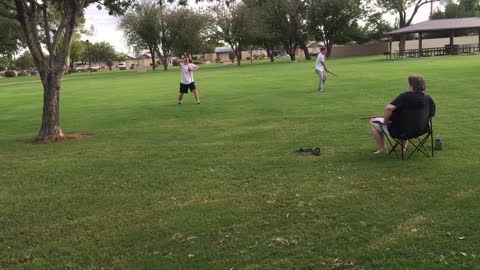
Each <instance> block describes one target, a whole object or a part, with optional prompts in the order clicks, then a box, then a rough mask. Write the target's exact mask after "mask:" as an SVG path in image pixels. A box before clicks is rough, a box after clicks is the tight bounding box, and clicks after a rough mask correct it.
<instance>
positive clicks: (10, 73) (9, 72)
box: [3, 70, 17, 78]
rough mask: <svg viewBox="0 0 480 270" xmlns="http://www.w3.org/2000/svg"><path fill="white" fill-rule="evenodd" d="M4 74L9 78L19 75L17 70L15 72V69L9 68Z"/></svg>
mask: <svg viewBox="0 0 480 270" xmlns="http://www.w3.org/2000/svg"><path fill="white" fill-rule="evenodd" d="M3 76H5V77H7V78H12V77H17V72H15V70H7V71H5V73H4V74H3Z"/></svg>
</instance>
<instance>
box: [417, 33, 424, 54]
mask: <svg viewBox="0 0 480 270" xmlns="http://www.w3.org/2000/svg"><path fill="white" fill-rule="evenodd" d="M422 41H423V33H422V32H419V33H418V57H422V56H423V46H422Z"/></svg>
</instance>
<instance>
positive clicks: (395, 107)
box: [367, 76, 435, 155]
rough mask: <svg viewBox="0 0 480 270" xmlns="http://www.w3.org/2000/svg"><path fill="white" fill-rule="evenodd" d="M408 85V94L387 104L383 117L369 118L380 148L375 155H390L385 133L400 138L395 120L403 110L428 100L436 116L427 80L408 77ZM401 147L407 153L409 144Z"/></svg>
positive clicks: (403, 143) (418, 77)
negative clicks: (426, 90)
mask: <svg viewBox="0 0 480 270" xmlns="http://www.w3.org/2000/svg"><path fill="white" fill-rule="evenodd" d="M408 84H409V90H408V91H407V92H405V93H403V94H401V95H399V96H398V97H397V98H395V99H394V100H393V101H392V102H390V103H389V104H387V106H386V107H385V109H384V112H383V117H375V116H373V117H368V118H371V119H370V130H371V133H372V136H373V138H374V140H375V142H376V143H377V145H378V147H379V149H378V150H377V151H376V152H374V154H382V155H386V154H387V153H388V152H387V147H386V145H385V138H384V137H383V134H384V133H385V134H387V135H391V136H393V137H398V135H400V130H399V128H398V127H397V125H396V121H395V119H397V118H398V115H400V113H401V112H402V110H403V109H404V108H405V107H407V106H408V105H410V104H418V103H422V102H424V101H425V100H426V99H427V98H428V99H429V101H430V102H431V103H430V108H431V112H430V114H431V115H432V116H433V115H435V103H434V102H433V99H431V98H429V97H428V96H427V95H425V89H426V83H425V80H424V79H423V78H422V77H421V76H410V77H408ZM368 118H367V119H368ZM401 147H402V151H406V149H407V142H406V141H402V142H401Z"/></svg>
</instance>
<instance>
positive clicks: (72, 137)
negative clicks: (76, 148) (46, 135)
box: [20, 132, 95, 144]
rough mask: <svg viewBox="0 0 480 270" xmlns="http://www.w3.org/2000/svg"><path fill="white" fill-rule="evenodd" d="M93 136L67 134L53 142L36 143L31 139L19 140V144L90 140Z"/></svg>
mask: <svg viewBox="0 0 480 270" xmlns="http://www.w3.org/2000/svg"><path fill="white" fill-rule="evenodd" d="M93 136H95V134H94V133H88V132H74V133H69V134H65V135H63V137H62V138H60V139H57V140H54V141H46V142H45V141H38V140H37V139H36V138H33V139H26V140H21V141H20V142H22V143H26V144H49V143H60V142H65V141H73V140H80V139H83V138H90V137H93Z"/></svg>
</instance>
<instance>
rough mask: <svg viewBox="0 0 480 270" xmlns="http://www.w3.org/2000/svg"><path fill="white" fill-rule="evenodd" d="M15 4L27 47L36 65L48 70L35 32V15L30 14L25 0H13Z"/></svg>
mask: <svg viewBox="0 0 480 270" xmlns="http://www.w3.org/2000/svg"><path fill="white" fill-rule="evenodd" d="M15 6H16V10H17V20H18V21H19V22H20V25H21V26H22V30H23V33H24V35H25V39H26V40H27V44H28V48H29V49H30V52H31V53H32V56H33V58H34V59H35V62H36V63H37V65H39V66H41V68H42V69H43V70H48V69H49V67H48V64H47V62H46V61H45V56H44V55H43V52H42V46H41V45H40V42H39V38H38V34H37V27H36V23H35V16H34V15H31V14H30V13H31V10H29V8H28V6H27V2H26V0H15Z"/></svg>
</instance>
